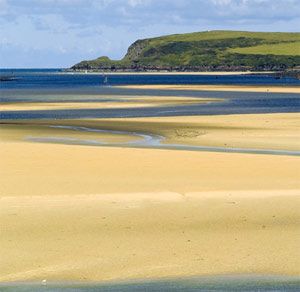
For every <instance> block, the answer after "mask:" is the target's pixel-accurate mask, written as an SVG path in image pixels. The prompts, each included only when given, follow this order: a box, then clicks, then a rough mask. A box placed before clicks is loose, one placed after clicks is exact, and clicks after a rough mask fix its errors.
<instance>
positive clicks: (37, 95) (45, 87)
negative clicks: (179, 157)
mask: <svg viewBox="0 0 300 292" xmlns="http://www.w3.org/2000/svg"><path fill="white" fill-rule="evenodd" d="M4 75H6V76H13V77H14V79H13V80H12V81H2V82H0V102H2V103H5V102H9V103H11V102H81V101H84V102H93V101H95V99H97V102H107V101H108V99H107V98H106V97H108V96H109V97H110V98H111V97H112V96H132V97H135V96H137V97H139V96H147V95H149V96H187V97H199V98H221V99H222V100H223V101H222V102H218V103H208V104H201V105H185V106H164V107H148V108H142V107H141V108H130V109H126V108H123V109H84V110H83V109H73V110H43V111H15V112H14V111H10V112H4V111H3V112H1V108H0V119H2V120H4V119H53V118H55V119H74V118H76V119H78V118H118V117H155V116H184V115H219V114H243V113H278V112H282V113H286V112H299V111H300V94H297V93H271V92H268V91H266V92H236V91H235V92H234V91H233V92H224V91H205V90H203V91H193V90H185V91H181V90H158V89H132V88H124V87H123V88H122V87H121V86H124V85H150V84H151V85H155V84H157V85H172V84H177V85H190V84H202V85H205V84H207V85H212V84H214V85H243V86H247V85H252V86H253V85H254V86H255V85H256V86H260V85H266V86H299V88H300V80H298V79H296V78H290V77H283V78H279V79H278V78H277V77H275V76H272V75H268V74H251V75H197V74H195V75H192V74H188V75H187V74H181V75H178V74H177V75H175V74H163V75H162V74H143V73H138V74H113V75H106V74H95V73H91V74H89V73H88V74H84V73H72V72H65V71H64V70H63V69H0V76H4Z"/></svg>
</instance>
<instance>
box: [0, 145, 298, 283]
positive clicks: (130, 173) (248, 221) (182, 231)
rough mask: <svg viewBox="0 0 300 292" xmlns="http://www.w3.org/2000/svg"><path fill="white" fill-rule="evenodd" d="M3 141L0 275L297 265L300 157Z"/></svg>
mask: <svg viewBox="0 0 300 292" xmlns="http://www.w3.org/2000/svg"><path fill="white" fill-rule="evenodd" d="M0 149H1V157H2V158H3V159H2V161H1V164H2V167H1V175H0V194H1V198H0V200H1V205H0V216H1V219H0V222H1V223H0V224H1V237H0V253H1V262H0V281H16V280H41V279H48V280H95V281H102V280H109V279H111V280H113V279H128V278H148V277H164V276H187V275H203V274H222V273H226V274H234V273H256V274H258V273H262V274H287V275H295V274H299V272H300V271H299V257H298V255H299V251H300V250H299V243H300V242H299V238H300V237H299V226H298V224H297V222H298V221H299V219H300V218H299V207H300V205H299V196H300V193H299V189H300V183H299V172H300V163H299V161H300V160H299V158H298V157H288V156H271V155H269V156H266V155H246V154H224V153H208V152H207V153H206V152H188V151H170V150H149V149H148V150H146V149H121V148H102V147H86V146H67V145H51V144H50V145H49V144H38V143H36V144H34V143H21V142H19V143H18V142H17V143H14V142H7V143H5V142H3V143H1V144H0Z"/></svg>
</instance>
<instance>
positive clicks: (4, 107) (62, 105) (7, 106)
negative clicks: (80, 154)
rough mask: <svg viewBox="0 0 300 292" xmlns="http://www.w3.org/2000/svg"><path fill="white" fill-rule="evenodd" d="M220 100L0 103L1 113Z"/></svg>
mask: <svg viewBox="0 0 300 292" xmlns="http://www.w3.org/2000/svg"><path fill="white" fill-rule="evenodd" d="M219 100H221V99H217V98H193V97H178V96H151V97H149V96H139V97H122V98H120V97H115V101H105V102H97V101H93V102H16V103H8V102H5V103H0V111H25V110H30V111H32V110H62V109H109V108H135V107H154V106H167V105H168V106H170V105H186V104H192V103H193V104H199V103H210V102H216V101H219Z"/></svg>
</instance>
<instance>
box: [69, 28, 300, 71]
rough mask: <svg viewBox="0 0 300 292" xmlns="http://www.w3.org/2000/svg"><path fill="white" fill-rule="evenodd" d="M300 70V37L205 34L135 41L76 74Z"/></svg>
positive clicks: (78, 66) (81, 65)
mask: <svg viewBox="0 0 300 292" xmlns="http://www.w3.org/2000/svg"><path fill="white" fill-rule="evenodd" d="M297 66H300V33H277V32H276V33H275V32H244V31H205V32H196V33H188V34H175V35H169V36H162V37H157V38H150V39H144V40H138V41H136V42H134V43H133V44H132V45H131V46H130V47H129V48H128V51H127V54H126V55H125V57H124V58H123V59H122V60H118V61H114V60H110V59H109V58H108V57H100V58H98V59H95V60H91V61H82V62H80V63H78V64H76V65H74V66H73V67H72V69H75V70H76V69H77V70H78V69H79V70H86V69H88V70H108V71H111V70H136V71H149V70H170V71H206V70H210V71H214V70H215V71H217V70H284V69H289V68H294V67H297Z"/></svg>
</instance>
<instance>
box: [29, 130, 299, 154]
mask: <svg viewBox="0 0 300 292" xmlns="http://www.w3.org/2000/svg"><path fill="white" fill-rule="evenodd" d="M49 127H50V128H61V129H70V130H75V131H84V132H98V133H109V134H117V135H131V136H136V137H139V138H142V139H141V140H134V141H129V142H123V143H119V142H116V143H114V142H105V141H101V140H99V139H98V140H90V139H89V140H87V139H78V138H71V137H55V136H52V137H33V136H28V137H27V138H26V139H27V140H30V141H34V142H50V143H51V142H52V143H55V142H59V143H68V142H69V143H70V142H71V143H72V144H82V145H95V146H110V147H128V148H130V147H138V148H155V149H174V150H190V151H208V152H227V153H248V154H271V155H289V156H300V151H297V150H280V149H279V150H277V149H256V148H237V147H236V148H235V147H230V148H229V147H218V146H200V145H186V144H168V143H162V141H163V140H164V139H165V137H163V136H160V135H155V134H150V133H139V132H130V131H121V130H103V129H95V128H88V127H82V126H63V125H56V126H49Z"/></svg>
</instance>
